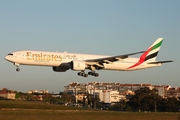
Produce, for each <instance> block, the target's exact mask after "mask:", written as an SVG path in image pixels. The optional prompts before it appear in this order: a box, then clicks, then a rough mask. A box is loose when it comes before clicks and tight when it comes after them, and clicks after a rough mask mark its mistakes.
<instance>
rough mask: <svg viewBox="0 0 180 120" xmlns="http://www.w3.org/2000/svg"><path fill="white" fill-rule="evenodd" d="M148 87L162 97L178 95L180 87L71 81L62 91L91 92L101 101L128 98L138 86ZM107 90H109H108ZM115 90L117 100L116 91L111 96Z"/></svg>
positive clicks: (179, 95)
mask: <svg viewBox="0 0 180 120" xmlns="http://www.w3.org/2000/svg"><path fill="white" fill-rule="evenodd" d="M144 87H148V88H149V89H150V90H152V89H157V90H158V92H157V94H158V95H159V96H161V97H162V98H168V97H176V98H179V97H180V88H172V87H171V86H169V85H151V84H127V83H126V84H121V83H116V82H88V83H87V84H85V83H77V82H72V83H70V84H69V85H68V86H65V87H64V92H68V93H70V94H74V95H78V94H83V93H84V94H86V95H87V94H91V95H98V96H99V98H100V99H101V101H103V102H115V101H116V102H117V101H118V102H119V101H120V100H121V99H124V98H125V99H127V100H128V99H129V98H131V97H132V95H134V94H135V91H136V90H139V89H140V88H144ZM108 91H109V92H108ZM115 91H116V92H118V95H119V97H118V100H117V99H116V98H117V96H118V95H117V93H116V95H117V96H116V95H115V96H116V97H115V96H114V98H113V97H112V96H113V95H112V94H115Z"/></svg>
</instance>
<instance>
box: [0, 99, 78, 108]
mask: <svg viewBox="0 0 180 120" xmlns="http://www.w3.org/2000/svg"><path fill="white" fill-rule="evenodd" d="M0 108H1V109H7V108H18V109H51V110H76V109H78V110H79V109H81V108H77V107H70V106H64V105H55V104H48V103H43V102H32V101H13V100H0Z"/></svg>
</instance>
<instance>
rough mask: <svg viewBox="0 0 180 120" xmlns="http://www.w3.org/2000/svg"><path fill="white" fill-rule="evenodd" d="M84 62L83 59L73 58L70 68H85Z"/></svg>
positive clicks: (76, 69)
mask: <svg viewBox="0 0 180 120" xmlns="http://www.w3.org/2000/svg"><path fill="white" fill-rule="evenodd" d="M85 68H86V64H85V61H80V60H74V61H71V69H72V70H75V71H80V70H81V71H82V70H85Z"/></svg>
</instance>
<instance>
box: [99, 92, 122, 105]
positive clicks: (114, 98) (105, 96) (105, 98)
mask: <svg viewBox="0 0 180 120" xmlns="http://www.w3.org/2000/svg"><path fill="white" fill-rule="evenodd" d="M99 98H100V101H101V102H104V103H113V102H119V98H120V96H119V92H117V91H112V90H103V91H102V92H99Z"/></svg>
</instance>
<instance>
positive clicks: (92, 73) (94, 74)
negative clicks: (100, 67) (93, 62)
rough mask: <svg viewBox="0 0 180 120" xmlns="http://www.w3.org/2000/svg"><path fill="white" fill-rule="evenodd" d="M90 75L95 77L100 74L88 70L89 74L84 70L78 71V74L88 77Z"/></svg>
mask: <svg viewBox="0 0 180 120" xmlns="http://www.w3.org/2000/svg"><path fill="white" fill-rule="evenodd" d="M88 75H91V76H95V77H98V76H99V74H98V73H95V72H88V74H86V73H85V72H84V71H82V72H78V76H82V77H88Z"/></svg>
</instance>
